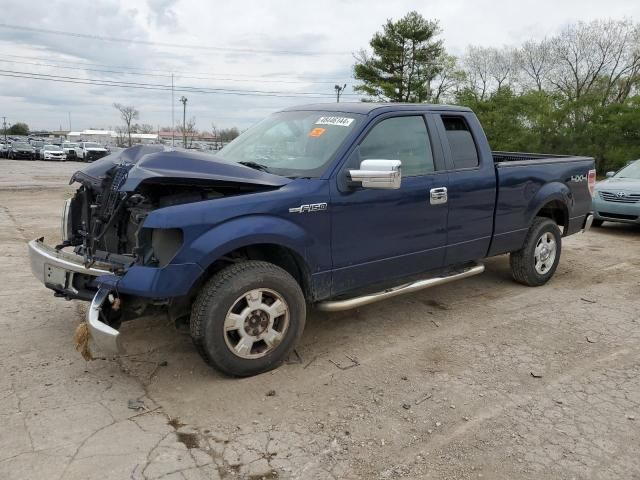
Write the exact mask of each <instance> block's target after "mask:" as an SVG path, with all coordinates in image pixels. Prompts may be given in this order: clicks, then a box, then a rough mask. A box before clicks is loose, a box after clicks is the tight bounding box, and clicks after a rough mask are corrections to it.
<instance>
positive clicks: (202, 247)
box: [187, 215, 316, 272]
mask: <svg viewBox="0 0 640 480" xmlns="http://www.w3.org/2000/svg"><path fill="white" fill-rule="evenodd" d="M265 232H268V233H265ZM221 240H222V241H221ZM313 243H314V240H313V238H311V237H310V236H309V235H308V233H307V232H306V231H305V230H304V229H303V228H302V227H300V226H299V225H297V224H295V223H293V222H291V221H289V220H285V219H283V218H279V217H274V216H270V215H247V216H243V217H238V218H234V219H232V220H229V221H227V222H224V223H220V224H218V225H216V226H214V227H212V228H211V229H209V230H207V231H206V232H205V233H203V234H201V235H200V236H199V237H197V238H196V239H195V240H193V241H192V242H191V243H190V245H189V246H188V247H187V248H188V249H189V253H188V254H189V256H190V257H191V258H198V259H199V260H198V262H197V263H198V264H199V265H200V267H201V268H202V269H203V270H206V269H207V268H209V267H210V266H211V265H212V264H213V262H215V261H216V260H218V259H219V258H220V257H222V256H224V255H225V254H227V253H229V252H232V251H233V250H237V249H239V248H243V247H248V246H251V245H258V244H272V245H279V246H281V247H285V248H288V249H290V250H291V251H293V252H295V253H296V254H297V255H298V256H299V257H300V258H302V260H303V261H304V262H305V264H306V267H307V268H308V269H309V272H311V271H313V267H314V266H315V265H316V259H315V257H314V256H313V253H312V252H313V251H314V248H313Z"/></svg>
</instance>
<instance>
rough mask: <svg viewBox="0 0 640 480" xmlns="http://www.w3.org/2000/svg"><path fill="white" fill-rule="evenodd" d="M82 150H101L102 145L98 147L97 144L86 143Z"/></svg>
mask: <svg viewBox="0 0 640 480" xmlns="http://www.w3.org/2000/svg"><path fill="white" fill-rule="evenodd" d="M84 148H102V145H100V144H99V143H91V142H87V143H85V144H84Z"/></svg>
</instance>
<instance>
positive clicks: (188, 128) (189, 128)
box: [178, 117, 198, 148]
mask: <svg viewBox="0 0 640 480" xmlns="http://www.w3.org/2000/svg"><path fill="white" fill-rule="evenodd" d="M178 131H179V132H180V133H181V134H182V137H183V138H186V139H187V142H183V143H184V145H183V147H184V148H191V147H192V146H193V139H194V137H195V136H196V135H197V134H198V130H197V129H196V117H191V118H190V119H189V120H187V122H186V125H184V126H183V125H179V126H178Z"/></svg>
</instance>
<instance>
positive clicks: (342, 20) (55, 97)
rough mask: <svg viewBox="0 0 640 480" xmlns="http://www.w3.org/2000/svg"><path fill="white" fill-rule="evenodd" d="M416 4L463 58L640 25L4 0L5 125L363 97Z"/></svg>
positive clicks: (0, 107)
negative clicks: (362, 58)
mask: <svg viewBox="0 0 640 480" xmlns="http://www.w3.org/2000/svg"><path fill="white" fill-rule="evenodd" d="M82 4H84V5H87V6H86V7H85V6H81V5H82ZM88 5H90V6H88ZM411 10H416V11H418V12H419V13H421V14H422V15H424V16H425V17H427V18H429V19H437V20H438V21H439V22H440V26H441V28H442V34H441V38H442V39H443V40H444V44H445V47H446V49H447V51H448V52H449V53H451V54H454V55H461V54H462V53H463V52H464V50H465V49H466V47H467V46H468V45H471V44H473V45H481V46H495V47H501V46H504V45H517V44H520V43H522V42H524V41H526V40H529V39H542V38H544V37H545V36H550V35H553V34H555V33H557V32H558V31H560V30H561V29H562V28H563V27H564V26H566V25H567V24H570V23H574V22H577V21H590V20H594V19H597V18H615V19H622V18H631V19H633V20H636V21H638V20H640V1H638V0H607V1H606V2H603V1H602V0H536V1H529V0H520V1H513V0H493V1H486V0H485V1H482V0H480V1H478V0H447V1H433V0H421V1H420V0H418V1H414V0H393V1H389V0H323V1H320V2H301V1H294V0H288V1H287V0H269V1H264V0H263V1H258V0H256V1H251V0H234V1H225V2H220V1H216V0H214V1H210V0H209V1H207V0H123V1H120V0H93V1H92V2H77V1H67V0H29V1H24V0H22V1H16V0H4V1H3V6H2V13H1V15H0V117H3V116H6V117H7V122H8V123H9V124H12V123H15V122H19V121H21V122H26V123H27V124H29V126H30V127H31V129H32V130H36V129H58V128H62V129H69V127H70V126H71V128H72V129H73V130H81V129H85V128H110V127H111V128H113V127H115V126H116V125H119V124H121V123H122V122H121V121H120V120H119V116H118V112H117V111H116V110H115V109H114V108H113V103H115V102H117V103H121V104H124V105H133V106H135V107H136V108H137V109H138V110H139V111H140V118H139V119H138V122H139V123H147V124H151V125H153V126H154V127H156V128H157V127H164V126H169V125H171V123H172V106H173V110H174V113H173V116H174V117H173V118H174V121H175V122H178V121H181V119H182V114H183V111H182V108H183V104H182V103H180V102H179V98H180V97H181V96H183V95H184V96H185V97H186V98H187V102H186V105H187V106H186V110H187V113H186V116H187V118H190V117H195V119H196V126H197V128H198V129H200V130H211V125H212V124H213V125H216V127H218V128H228V127H232V126H237V127H239V128H241V129H243V128H247V127H248V126H250V125H251V124H253V123H255V122H256V121H258V120H260V119H261V118H263V117H265V116H266V115H268V114H270V113H271V112H274V111H277V110H279V109H281V108H284V107H287V106H291V105H296V104H304V103H320V102H333V101H335V96H334V94H335V92H334V85H335V84H340V85H343V84H347V88H346V89H345V96H344V97H343V99H344V100H346V99H350V100H358V99H359V98H360V96H358V95H355V94H354V93H353V90H352V88H353V85H354V79H353V77H352V69H353V63H354V56H353V55H354V53H355V52H357V51H359V50H360V49H362V48H365V47H367V46H368V42H369V40H370V39H371V37H372V35H373V34H374V33H375V32H376V31H378V30H380V29H381V27H382V25H383V24H384V23H385V22H386V20H387V19H389V18H393V19H398V18H401V17H402V16H404V15H405V14H406V13H407V12H409V11H411ZM52 31H58V32H69V33H72V34H74V35H76V36H70V35H60V34H55V33H51V32H52ZM106 38H109V39H118V41H113V40H105V39H106ZM172 73H173V75H174V85H175V89H174V96H173V98H172V92H171V88H170V86H171V74H172ZM25 75H27V76H30V77H33V76H34V75H35V76H38V78H39V79H33V78H24V76H25ZM45 78H46V79H49V80H42V79H45ZM51 79H55V80H57V81H55V82H54V81H51ZM62 80H64V82H63V81H62ZM88 80H91V81H94V82H95V81H99V82H101V83H103V85H88V84H87V81H88ZM122 82H126V83H127V84H128V86H127V87H126V88H125V87H122V86H115V85H114V84H116V85H117V84H119V85H122ZM131 84H137V85H136V86H138V87H141V88H131V87H132V86H131ZM232 92H235V93H234V94H232ZM1 121H2V119H1V118H0V122H1Z"/></svg>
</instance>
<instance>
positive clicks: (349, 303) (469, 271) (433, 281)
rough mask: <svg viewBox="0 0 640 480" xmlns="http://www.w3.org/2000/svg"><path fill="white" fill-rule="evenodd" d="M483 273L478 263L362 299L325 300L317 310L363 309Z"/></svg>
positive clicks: (317, 306) (364, 296)
mask: <svg viewBox="0 0 640 480" xmlns="http://www.w3.org/2000/svg"><path fill="white" fill-rule="evenodd" d="M482 272H484V265H482V264H481V263H478V264H476V265H474V266H472V267H469V268H466V269H465V270H463V271H462V272H459V273H453V274H451V275H448V276H446V277H434V278H427V279H424V280H417V281H415V282H411V283H405V284H404V285H400V286H397V287H393V288H388V289H387V290H384V291H382V292H378V293H372V294H369V295H363V296H361V297H355V298H348V299H346V300H325V301H323V302H319V303H318V304H316V308H317V309H318V310H322V311H323V312H341V311H343V310H349V309H351V308H356V307H362V306H364V305H369V304H370V303H374V302H379V301H380V300H386V299H387V298H391V297H395V296H398V295H403V294H405V293H412V292H417V291H418V290H424V289H425V288H431V287H437V286H438V285H444V284H445V283H449V282H454V281H456V280H462V279H463V278H467V277H473V276H474V275H479V274H481V273H482Z"/></svg>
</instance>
